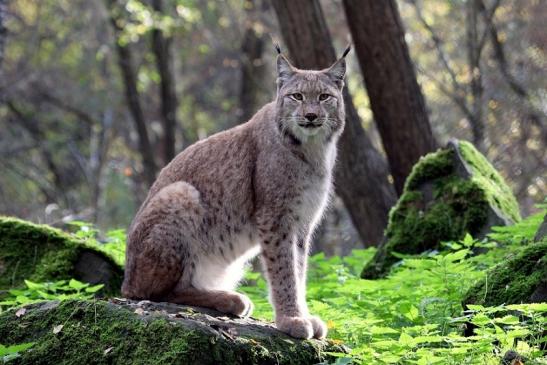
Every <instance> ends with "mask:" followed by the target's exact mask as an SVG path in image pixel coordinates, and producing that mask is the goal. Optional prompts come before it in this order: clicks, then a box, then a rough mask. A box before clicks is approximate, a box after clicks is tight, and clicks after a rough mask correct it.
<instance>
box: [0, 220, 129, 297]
mask: <svg viewBox="0 0 547 365" xmlns="http://www.w3.org/2000/svg"><path fill="white" fill-rule="evenodd" d="M84 252H93V253H95V254H97V255H99V256H100V257H101V258H103V259H104V260H105V261H106V262H107V263H108V264H109V265H110V266H111V267H112V271H113V274H114V275H112V278H111V281H110V282H108V283H104V284H105V285H106V287H107V288H108V290H107V291H108V292H110V294H115V293H117V292H118V290H119V287H120V285H121V280H122V278H123V269H122V268H121V267H120V266H119V265H118V264H116V262H115V261H114V260H113V259H112V257H110V256H109V255H107V254H106V253H104V252H102V251H101V250H100V249H99V248H97V247H94V246H92V245H88V244H86V243H84V242H82V241H80V240H78V239H76V238H74V237H72V236H70V235H68V234H66V233H64V232H62V231H60V230H58V229H55V228H52V227H49V226H47V225H38V224H33V223H30V222H27V221H24V220H20V219H17V218H10V217H0V290H5V289H9V288H14V287H19V286H22V285H23V280H24V279H30V280H32V281H36V282H43V281H52V280H61V279H69V278H73V277H74V278H76V279H79V277H78V275H77V273H76V272H75V263H76V261H77V260H78V258H79V257H80V255H81V254H83V253H84Z"/></svg>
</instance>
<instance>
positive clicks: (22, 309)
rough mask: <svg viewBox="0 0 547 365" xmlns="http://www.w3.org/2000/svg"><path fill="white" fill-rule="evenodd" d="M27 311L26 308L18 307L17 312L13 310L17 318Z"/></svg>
mask: <svg viewBox="0 0 547 365" xmlns="http://www.w3.org/2000/svg"><path fill="white" fill-rule="evenodd" d="M25 313H27V309H26V308H20V309H19V310H18V311H17V312H15V317H17V318H19V317H22V316H24V315H25Z"/></svg>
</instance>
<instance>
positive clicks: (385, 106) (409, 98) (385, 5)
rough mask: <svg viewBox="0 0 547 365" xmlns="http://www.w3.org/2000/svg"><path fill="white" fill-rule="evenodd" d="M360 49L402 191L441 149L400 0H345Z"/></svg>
mask: <svg viewBox="0 0 547 365" xmlns="http://www.w3.org/2000/svg"><path fill="white" fill-rule="evenodd" d="M343 4H344V9H345V12H346V17H347V20H348V25H349V28H350V31H351V35H352V38H353V42H354V43H355V51H356V53H357V58H358V59H359V65H360V66H361V72H362V74H363V77H364V80H365V84H366V88H367V92H368V95H369V98H370V104H371V107H372V112H373V114H374V120H375V122H376V125H377V126H378V131H379V132H380V136H381V138H382V143H383V146H384V149H385V151H386V154H387V157H388V160H389V166H390V168H391V174H392V176H393V180H394V182H395V188H396V190H397V193H399V194H400V193H401V192H402V190H403V186H404V183H405V179H406V177H407V176H408V174H409V173H410V171H411V169H412V167H413V166H414V164H415V163H416V162H417V161H418V159H419V158H420V156H423V155H425V154H427V153H428V152H431V151H433V150H435V149H436V148H437V144H436V142H435V138H434V137H433V133H432V131H431V126H430V124H429V119H428V116H427V111H426V106H425V101H424V97H423V95H422V92H421V90H420V86H419V85H418V82H417V80H416V73H415V70H414V65H413V64H412V60H411V59H410V55H409V51H408V47H407V44H406V42H405V39H404V34H405V32H404V28H403V24H402V21H401V18H400V17H399V11H398V9H397V4H396V2H395V0H382V1H378V0H344V1H343Z"/></svg>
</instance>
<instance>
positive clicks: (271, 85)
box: [0, 0, 547, 253]
mask: <svg viewBox="0 0 547 365" xmlns="http://www.w3.org/2000/svg"><path fill="white" fill-rule="evenodd" d="M382 2H383V0H382V1H380V2H379V3H382ZM372 3H374V0H367V1H352V0H344V1H320V2H314V1H276V0H273V1H268V0H246V1H243V0H226V1H212V0H93V1H89V0H17V1H11V2H10V1H7V2H6V1H5V0H0V4H1V5H0V19H1V20H2V23H1V24H2V26H1V27H0V28H1V29H0V62H1V66H0V97H1V99H0V171H1V174H0V214H5V215H14V216H18V217H21V218H25V219H30V220H33V221H37V222H44V223H49V224H57V225H59V224H63V222H66V221H69V220H84V221H90V222H94V223H95V224H96V225H97V226H98V227H99V228H101V229H111V228H118V227H127V226H128V225H129V223H130V221H131V219H132V217H133V215H134V213H135V211H136V209H137V208H138V206H139V205H140V203H141V202H142V201H143V199H144V197H145V196H146V192H147V189H148V187H149V186H150V184H151V183H152V182H153V180H154V176H155V175H156V174H157V172H158V171H159V170H160V169H161V168H162V167H163V166H164V165H165V164H166V163H167V162H168V161H170V160H171V158H172V157H173V156H174V155H175V154H176V153H178V152H180V151H182V150H183V149H184V148H185V147H187V146H189V145H190V144H192V143H194V142H196V141H197V140H199V139H202V138H205V137H207V136H209V135H211V134H213V133H216V132H218V131H221V130H224V129H227V128H231V127H233V126H235V125H237V124H239V123H242V122H244V121H246V120H248V118H250V116H252V115H253V114H254V112H255V111H257V110H258V108H260V107H261V105H263V104H264V103H266V102H268V101H270V100H272V99H273V98H274V97H275V75H276V72H275V59H276V52H275V50H274V47H273V43H272V39H271V38H270V35H274V37H276V38H277V39H279V41H280V44H281V46H282V49H283V50H284V52H287V54H288V56H289V58H290V59H291V60H294V61H295V64H296V65H297V66H300V67H304V66H306V60H307V59H308V58H307V56H306V52H315V54H323V53H321V52H326V53H325V55H326V56H324V57H325V58H329V61H332V58H333V57H334V54H333V53H332V52H333V49H336V54H337V55H340V53H341V52H342V50H343V49H344V47H345V46H346V44H347V43H348V41H349V40H350V37H351V38H352V42H353V43H354V47H355V51H354V52H352V53H350V55H349V56H348V65H349V72H348V76H347V85H348V90H349V93H348V94H347V98H350V100H352V101H353V105H354V107H355V110H356V114H355V115H349V116H348V118H353V121H354V122H355V121H357V122H356V123H357V124H355V123H352V124H351V132H352V135H356V136H358V137H359V138H361V137H362V138H361V140H362V141H364V142H363V143H365V144H364V145H361V144H360V143H362V142H359V141H357V142H355V141H354V142H355V143H354V144H352V145H351V149H352V150H348V148H349V147H347V148H346V149H347V151H345V152H343V156H347V155H353V156H356V157H355V158H356V159H357V158H360V159H362V160H367V161H365V162H363V163H366V164H368V165H367V166H368V169H369V172H368V173H370V170H373V175H374V174H375V173H376V172H378V171H380V175H381V173H382V169H384V170H385V169H390V170H391V172H392V173H391V174H390V173H389V170H386V171H387V173H386V174H387V178H386V179H385V186H384V182H382V183H380V184H377V183H376V182H375V181H374V180H369V179H368V178H367V176H364V177H365V178H364V180H362V179H359V178H357V177H354V176H350V177H349V178H348V176H346V178H345V180H346V181H344V178H342V179H337V181H340V186H338V189H337V192H338V193H339V194H340V195H341V198H336V199H334V203H333V209H331V211H330V213H329V214H328V216H327V217H326V219H325V222H324V224H323V227H322V229H321V233H320V235H319V239H318V241H320V242H319V243H318V245H319V248H320V249H323V250H325V251H327V252H330V253H344V252H347V251H349V249H351V248H353V247H355V245H357V244H362V243H363V242H365V244H366V245H370V244H376V243H377V240H378V239H379V237H380V236H381V231H382V230H383V228H384V227H383V224H385V221H386V218H385V216H386V215H387V209H388V208H389V206H390V205H391V204H393V203H394V201H395V199H396V194H397V193H400V188H401V186H402V181H404V174H405V173H408V171H405V170H404V168H403V170H402V171H403V172H400V171H399V170H397V168H398V167H397V161H398V160H397V158H398V157H397V156H402V155H403V156H404V155H409V154H411V152H412V151H410V149H411V148H412V141H411V140H409V141H408V143H406V142H407V141H405V143H397V142H394V141H393V140H391V141H390V140H389V138H388V137H389V136H390V133H392V132H393V131H390V130H389V127H388V126H386V124H385V123H384V124H382V123H383V122H382V119H387V121H388V122H389V120H390V118H391V117H389V112H390V111H389V109H390V108H389V104H387V111H386V107H385V106H384V108H382V107H377V108H374V105H371V100H372V99H373V98H372V96H371V95H377V94H374V90H373V88H374V87H380V89H382V88H385V89H389V88H397V87H398V86H397V85H393V84H392V83H390V82H389V77H390V75H389V72H390V70H391V65H387V66H388V69H387V71H385V73H386V74H381V73H378V72H375V71H374V70H375V67H378V66H379V65H377V64H376V65H375V64H374V61H370V60H368V61H367V55H370V54H372V55H375V54H376V52H378V53H379V54H382V52H383V51H384V48H383V46H382V44H381V43H375V42H379V41H381V40H382V37H383V36H384V35H385V34H386V32H385V31H384V29H382V27H381V26H376V27H375V28H374V27H370V26H369V27H368V28H367V26H362V25H363V24H380V25H381V24H382V22H381V21H382V16H384V15H385V14H387V13H379V14H380V15H378V14H374V13H373V12H372V11H380V12H382V11H384V10H385V9H384V10H382V9H376V10H375V6H376V5H371V4H372ZM385 3H386V4H391V5H393V4H395V3H396V5H397V8H398V14H399V15H398V16H400V21H401V22H400V25H402V27H404V31H405V33H404V38H403V33H400V31H402V29H396V31H397V32H398V33H397V32H396V34H399V35H400V37H399V40H404V42H402V43H405V42H406V46H407V47H408V51H409V53H410V58H411V60H412V63H413V67H414V70H415V76H414V75H413V72H409V73H407V74H408V75H407V76H408V77H410V78H411V79H415V80H417V81H418V84H419V85H420V87H421V90H422V92H423V95H424V98H425V112H424V116H423V120H422V122H420V123H425V125H427V123H429V125H430V129H431V130H432V131H433V133H432V135H433V136H434V140H433V138H431V141H430V142H431V143H430V144H429V146H428V148H426V152H427V151H429V150H431V149H432V147H433V146H442V145H444V144H445V143H446V142H447V141H448V140H449V139H450V138H461V139H466V140H470V141H472V142H473V143H474V144H475V145H476V146H477V147H478V148H479V149H480V150H482V151H483V153H485V155H486V156H487V157H488V159H489V160H490V161H491V162H492V163H493V164H494V166H495V167H496V168H497V169H498V170H499V171H500V172H501V173H502V175H503V176H504V177H505V178H506V179H507V181H508V183H509V185H510V186H511V187H512V189H513V191H514V193H515V195H516V196H517V199H518V201H519V203H520V207H521V212H522V214H523V215H524V216H526V215H528V214H530V213H531V212H532V211H534V204H536V203H538V202H542V201H543V200H544V199H545V196H546V192H547V185H546V184H547V176H546V173H545V172H546V167H547V166H546V164H547V155H546V152H545V151H546V144H547V124H546V112H547V73H546V69H547V64H546V61H547V58H546V57H547V54H546V51H547V31H546V27H545V24H547V6H546V3H545V2H544V1H542V0H435V1H433V0H399V1H396V2H395V1H385ZM376 4H378V2H377V3H376ZM307 7H308V8H307ZM376 8H378V6H376ZM397 8H395V13H396V11H397ZM392 10H393V9H392ZM367 16H368V17H371V18H370V19H372V20H374V21H377V22H376V23H374V22H372V21H368V20H367ZM359 17H361V18H359ZM396 20H397V19H396ZM395 25H397V24H395ZM299 27H304V28H302V29H299ZM314 27H315V28H314ZM314 29H315V30H319V31H318V32H315V33H314V32H313V30H314ZM307 30H311V31H312V32H311V33H310V34H311V35H313V36H315V37H319V39H318V38H310V39H308V42H303V41H301V40H302V39H299V38H298V37H300V36H303V34H304V33H306V31H307ZM329 32H330V35H329ZM387 33H389V32H387ZM388 41H389V40H388ZM333 46H334V48H332V47H333ZM389 52H390V50H389V49H386V53H389ZM318 57H319V56H318ZM318 60H319V61H317V62H319V63H320V62H321V61H320V57H319V58H318ZM399 61H400V62H403V63H404V61H405V60H404V59H401V60H399V59H398V58H397V57H395V60H394V62H399ZM367 62H368V63H367ZM327 64H328V62H327ZM409 64H410V61H409ZM301 65H304V66H301ZM410 65H411V66H412V64H410ZM324 66H326V65H324ZM380 66H381V65H380ZM403 66H404V65H403ZM410 69H411V71H412V67H411V68H410ZM369 71H370V72H369ZM367 72H368V74H367ZM382 77H383V79H382ZM374 78H376V79H374ZM365 84H366V86H368V92H367V87H366V86H365ZM378 85H380V86H378ZM414 94H416V93H414ZM418 94H419V92H418ZM414 96H415V95H414ZM411 98H412V96H411ZM346 100H347V99H346ZM372 104H374V103H372ZM422 104H423V103H422ZM373 110H374V112H373ZM393 111H394V112H395V113H398V114H397V116H398V117H400V118H402V121H401V122H402V123H403V124H402V125H403V127H402V128H399V127H397V126H396V125H395V126H393V127H392V129H405V128H406V127H405V124H404V123H405V120H406V119H405V118H410V119H409V120H408V121H407V124H406V126H411V124H412V123H414V122H413V121H412V120H411V118H413V116H410V115H405V113H401V112H399V111H398V109H396V108H395V106H394V109H393ZM383 113H386V115H387V117H385V115H384V118H382V116H383ZM348 114H351V113H348ZM418 114H419V113H418ZM388 124H389V123H388ZM356 128H357V129H356ZM428 128H429V127H428ZM426 129H427V128H426ZM395 132H397V130H395ZM426 134H427V133H426ZM363 138H364V139H363ZM409 138H410V137H409ZM412 138H413V137H412ZM433 141H434V142H433ZM341 143H344V140H342V142H341ZM346 146H348V145H346ZM369 157H370V161H369V160H368V158H369ZM414 162H415V161H414ZM342 164H344V162H343V161H342ZM365 170H366V168H365ZM365 172H366V171H365ZM365 175H366V174H365ZM337 178H338V175H337ZM351 181H354V182H355V183H354V185H355V186H353V187H352V189H353V190H351V191H349V190H347V189H345V190H344V189H343V187H344V186H349V185H350V184H347V183H348V182H350V183H351ZM361 181H365V182H367V181H370V183H369V184H366V183H365V184H363V183H361ZM344 184H345V185H344ZM379 186H381V187H382V188H383V192H382V194H383V196H382V194H381V195H378V193H377V191H375V190H374V189H378V188H379ZM355 194H357V195H355ZM344 195H345V196H344ZM352 197H353V200H358V201H359V202H362V205H363V206H364V207H358V206H354V207H352V206H350V205H351V202H352ZM381 199H383V201H382V202H378V200H381ZM344 203H345V205H346V206H347V207H348V210H349V211H350V212H349V213H348V211H347V210H346V209H345V208H344ZM360 209H361V210H363V209H364V210H365V211H366V212H364V213H363V212H360ZM350 216H351V219H350V218H349V217H350ZM365 218H366V219H365ZM360 220H366V221H367V222H369V223H368V226H367V223H363V222H361V221H360ZM371 227H372V229H371ZM374 228H376V231H374ZM366 232H372V233H370V234H368V235H367V233H366ZM340 241H343V242H345V244H342V245H340ZM359 242H361V243H359ZM335 247H336V248H335Z"/></svg>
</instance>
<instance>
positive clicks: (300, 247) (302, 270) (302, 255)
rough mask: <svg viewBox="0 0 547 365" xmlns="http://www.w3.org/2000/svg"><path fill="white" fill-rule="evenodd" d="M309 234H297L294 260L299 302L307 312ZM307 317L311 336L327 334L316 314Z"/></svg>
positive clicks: (323, 324)
mask: <svg viewBox="0 0 547 365" xmlns="http://www.w3.org/2000/svg"><path fill="white" fill-rule="evenodd" d="M310 236H311V235H309V234H308V235H298V236H297V241H296V254H297V257H296V262H297V270H298V283H299V286H300V289H299V290H298V293H299V294H300V295H301V298H300V299H299V302H300V303H302V304H303V305H304V307H305V308H306V313H309V312H308V305H307V303H306V281H307V273H308V254H309V251H310V239H311V237H310ZM308 319H309V320H310V321H311V323H312V326H313V337H315V338H325V337H326V336H327V326H326V325H325V323H324V322H323V321H322V320H321V319H320V318H319V317H316V316H310V315H309V314H308Z"/></svg>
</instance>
